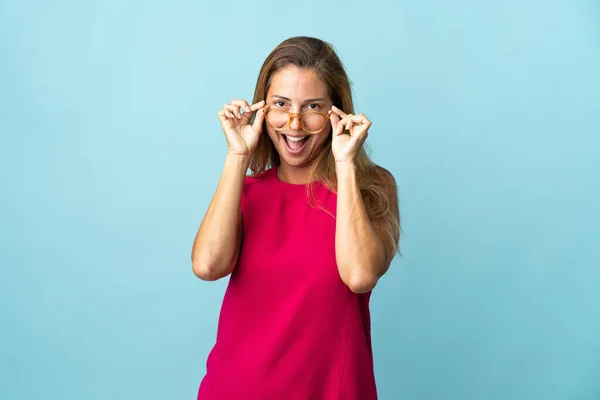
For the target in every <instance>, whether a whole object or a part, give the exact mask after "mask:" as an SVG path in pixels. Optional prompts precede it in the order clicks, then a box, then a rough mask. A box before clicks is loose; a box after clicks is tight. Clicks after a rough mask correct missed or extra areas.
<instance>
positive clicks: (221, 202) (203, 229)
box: [192, 154, 250, 281]
mask: <svg viewBox="0 0 600 400" xmlns="http://www.w3.org/2000/svg"><path fill="white" fill-rule="evenodd" d="M249 162H250V157H247V156H239V155H230V154H228V155H227V158H226V159H225V167H224V168H223V174H222V175H221V180H220V181H219V185H218V186H217V190H216V192H215V194H214V196H213V198H212V201H211V202H210V205H209V206H208V210H207V211H206V214H205V215H204V218H203V219H202V223H201V224H200V228H199V229H198V233H197V234H196V238H195V239H194V244H193V247H192V271H193V272H194V274H195V275H196V276H197V277H198V278H200V279H202V280H205V281H214V280H217V279H220V278H223V277H225V276H227V275H229V274H230V273H231V272H232V271H233V269H234V267H235V264H236V263H237V258H238V255H239V251H240V246H241V241H242V214H241V208H240V201H241V197H242V188H243V186H244V178H245V176H246V171H247V170H248V165H249Z"/></svg>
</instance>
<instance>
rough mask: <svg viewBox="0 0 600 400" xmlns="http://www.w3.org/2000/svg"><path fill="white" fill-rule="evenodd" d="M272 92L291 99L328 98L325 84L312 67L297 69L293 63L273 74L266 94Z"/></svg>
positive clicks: (271, 93) (269, 94)
mask: <svg viewBox="0 0 600 400" xmlns="http://www.w3.org/2000/svg"><path fill="white" fill-rule="evenodd" d="M273 94H278V95H280V96H285V97H289V98H290V99H292V100H293V101H302V100H304V99H308V98H314V97H323V98H326V99H328V98H329V93H328V90H327V85H326V84H325V82H323V81H322V80H321V78H319V76H318V75H317V73H316V72H315V71H314V70H313V69H299V68H298V67H296V66H293V65H290V66H286V67H283V68H281V69H279V70H278V71H277V72H275V73H274V74H273V77H272V78H271V86H270V88H269V91H268V93H267V95H268V96H271V95H273Z"/></svg>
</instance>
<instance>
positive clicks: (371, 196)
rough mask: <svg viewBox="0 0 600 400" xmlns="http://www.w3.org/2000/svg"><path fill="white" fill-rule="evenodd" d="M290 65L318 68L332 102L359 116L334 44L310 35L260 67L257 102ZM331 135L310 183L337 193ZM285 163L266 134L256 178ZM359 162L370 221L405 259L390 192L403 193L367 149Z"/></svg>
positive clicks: (254, 164)
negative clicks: (282, 162)
mask: <svg viewBox="0 0 600 400" xmlns="http://www.w3.org/2000/svg"><path fill="white" fill-rule="evenodd" d="M289 65H293V66H296V67H298V68H299V69H306V70H314V71H315V72H316V73H317V75H318V76H319V78H320V79H321V80H322V81H323V82H325V84H326V85H327V88H328V90H329V96H330V98H331V101H332V103H333V104H334V105H335V106H336V107H338V108H340V109H341V110H344V112H346V113H348V114H354V106H353V103H352V89H351V81H350V79H349V78H348V76H347V74H346V71H345V69H344V66H343V64H342V62H341V60H340V59H339V57H338V56H337V54H336V52H335V50H334V48H333V46H332V45H331V44H330V43H328V42H325V41H323V40H320V39H317V38H312V37H306V36H298V37H292V38H289V39H287V40H285V41H283V42H282V43H280V44H279V45H278V46H277V47H276V48H275V49H274V50H273V51H272V52H271V54H269V56H268V57H267V58H266V60H265V62H264V63H263V66H262V68H261V69H260V73H259V75H258V80H257V82H256V89H255V91H254V99H253V101H252V104H254V103H257V102H259V101H261V100H266V96H267V92H268V90H269V87H270V86H271V79H272V77H273V74H274V73H275V72H277V71H278V70H279V69H281V68H283V67H286V66H289ZM253 119H254V118H253ZM265 128H266V126H264V125H263V130H264V129H265ZM331 133H332V132H331V130H330V132H329V136H328V138H327V140H326V142H325V143H324V146H323V150H322V151H321V153H320V154H319V155H318V156H317V158H316V160H315V162H314V164H313V168H311V174H310V178H309V181H310V182H316V181H320V182H322V183H323V184H324V185H325V186H326V187H327V188H328V189H330V190H332V191H333V192H335V193H337V175H336V170H335V160H334V157H333V153H332V150H331V139H332V135H331ZM327 144H329V145H327ZM279 164H280V159H279V154H278V153H277V150H276V149H275V146H274V145H273V142H272V141H271V138H270V137H269V135H261V136H260V139H259V141H258V147H257V148H256V151H255V152H254V154H253V155H252V157H251V159H250V170H251V171H252V175H254V176H256V175H259V174H261V173H263V172H264V171H266V170H267V168H268V167H269V166H271V167H274V166H277V165H279ZM355 164H356V167H357V168H356V170H357V181H358V186H359V188H360V192H361V196H362V198H363V201H364V203H365V208H366V210H367V214H368V215H369V218H370V219H371V221H372V222H373V224H374V226H375V227H376V228H377V229H378V230H379V231H380V232H381V233H382V234H383V237H384V241H385V244H386V248H389V249H393V252H392V255H393V254H394V253H396V252H397V253H398V254H400V255H401V253H400V251H399V246H398V243H399V240H400V224H399V221H398V220H397V219H396V217H395V215H394V209H395V208H394V207H397V206H398V205H397V204H390V200H389V198H390V196H389V193H390V192H391V191H393V193H396V191H397V188H396V183H395V181H394V178H393V176H392V175H391V174H390V173H389V172H387V171H386V170H384V169H383V168H380V167H378V166H377V165H375V164H374V163H373V162H372V161H371V160H370V158H369V156H368V155H367V152H366V150H365V149H364V145H363V146H361V149H360V150H359V152H358V154H357V155H356V158H355ZM308 186H309V190H308V192H309V195H308V196H309V200H310V201H311V202H312V204H315V203H316V196H315V195H314V191H313V190H312V185H308ZM394 197H395V196H394ZM320 208H322V207H320ZM325 211H327V210H325Z"/></svg>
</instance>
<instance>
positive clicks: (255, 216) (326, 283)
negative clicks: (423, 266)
mask: <svg viewBox="0 0 600 400" xmlns="http://www.w3.org/2000/svg"><path fill="white" fill-rule="evenodd" d="M314 186H315V188H314V191H315V194H316V195H317V197H318V199H319V204H320V205H321V206H322V207H324V208H326V209H327V210H328V211H329V212H330V213H331V214H333V215H335V214H336V201H337V196H336V195H335V194H334V193H332V192H330V191H329V190H328V189H327V188H326V187H325V186H324V185H322V184H320V183H317V184H315V185H314ZM307 187H308V185H295V184H290V183H286V182H283V181H280V180H279V178H278V177H277V173H276V168H271V169H269V170H267V171H266V172H265V173H263V174H262V175H260V176H259V177H246V179H245V182H244V188H243V191H242V201H241V208H242V214H243V219H244V227H243V229H244V241H243V243H242V248H241V253H240V256H239V260H238V264H237V265H236V267H235V269H234V271H233V273H232V274H231V276H230V279H229V284H228V286H227V290H226V292H225V297H224V299H223V305H222V308H221V314H220V317H219V324H218V330H217V340H216V343H215V345H214V347H213V349H212V350H211V352H210V354H209V356H208V360H207V362H206V369H207V372H206V375H205V376H204V378H203V379H202V382H201V383H200V388H199V391H198V399H200V400H321V399H323V400H328V399H344V400H371V399H376V398H377V392H376V386H375V377H374V370H373V354H372V348H371V332H370V329H371V323H370V313H369V298H370V294H371V293H370V292H369V293H365V294H355V293H353V292H352V291H351V290H350V289H349V288H348V287H347V286H346V285H345V284H344V283H343V282H342V280H341V278H340V275H339V272H338V269H337V265H336V261H335V219H334V218H333V217H332V216H331V215H329V214H328V213H327V212H325V211H323V210H321V209H319V208H315V207H313V206H311V204H310V203H309V201H308V197H307Z"/></svg>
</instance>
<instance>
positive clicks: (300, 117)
mask: <svg viewBox="0 0 600 400" xmlns="http://www.w3.org/2000/svg"><path fill="white" fill-rule="evenodd" d="M270 111H283V112H284V113H286V114H287V115H288V116H289V117H290V122H288V124H287V125H286V126H284V127H283V128H275V127H274V126H273V125H271V123H270V122H269V119H268V118H267V114H268V113H269V112H270ZM263 112H264V113H265V121H267V124H269V126H270V127H271V128H273V129H275V130H276V131H282V130H284V129H287V128H289V127H290V125H292V122H293V121H294V118H298V121H299V122H300V127H301V128H302V130H303V131H304V132H306V133H308V134H309V135H316V134H319V133H321V132H323V129H325V127H326V126H327V120H328V119H329V117H330V116H331V114H329V113H320V112H318V111H306V112H303V113H300V114H295V113H291V112H289V111H287V110H284V109H282V108H270V107H269V105H268V104H267V105H265V106H264V107H263ZM306 114H319V115H320V116H322V117H323V118H325V123H323V127H322V128H321V129H319V130H318V131H316V132H314V131H307V130H306V129H304V124H303V123H302V117H303V116H304V115H306Z"/></svg>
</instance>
